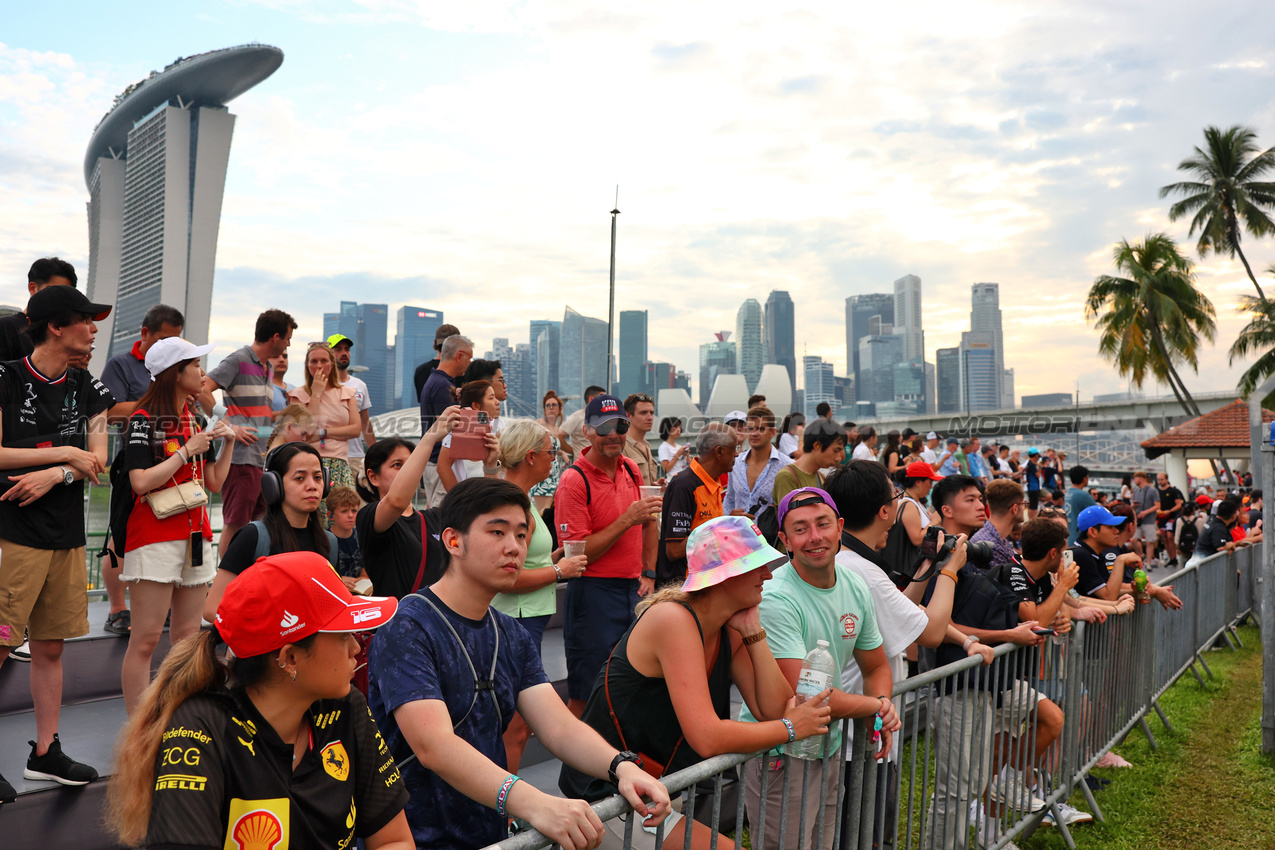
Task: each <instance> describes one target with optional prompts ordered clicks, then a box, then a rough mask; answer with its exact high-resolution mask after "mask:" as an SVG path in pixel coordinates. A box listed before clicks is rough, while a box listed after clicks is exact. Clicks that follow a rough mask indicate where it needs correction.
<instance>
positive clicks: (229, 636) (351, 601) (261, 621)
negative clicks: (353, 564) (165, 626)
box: [217, 552, 398, 658]
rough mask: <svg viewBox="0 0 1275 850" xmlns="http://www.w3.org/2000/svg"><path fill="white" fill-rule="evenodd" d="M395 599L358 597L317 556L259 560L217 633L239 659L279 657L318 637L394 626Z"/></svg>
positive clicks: (230, 596)
mask: <svg viewBox="0 0 1275 850" xmlns="http://www.w3.org/2000/svg"><path fill="white" fill-rule="evenodd" d="M396 610H398V600H397V599H394V598H393V597H377V596H354V595H353V594H351V593H350V591H349V590H347V589H346V587H345V584H344V583H343V582H342V581H341V579H340V577H339V576H338V575H337V574H336V572H335V571H334V570H333V569H332V566H331V565H330V564H329V563H328V562H327V560H326V559H325V558H324V557H323V556H322V555H319V554H317V553H315V552H287V553H284V554H281V555H270V556H267V557H264V558H258V559H257V562H256V563H255V564H253V565H252V566H251V567H249V568H248V569H246V570H244V571H243V572H242V573H240V574H239V576H238V577H237V578H236V579H235V580H234V581H232V582H231V583H230V584H229V585H227V586H226V594H225V596H223V597H222V600H221V604H220V605H218V606H217V631H218V633H220V634H221V639H222V640H224V641H225V642H226V645H227V646H229V647H230V649H231V651H232V652H234V654H235V655H236V656H237V657H239V658H251V657H252V656H254V655H263V654H265V653H267V652H274V651H275V650H278V649H281V648H282V647H283V646H285V645H286V644H289V643H296V642H297V641H299V640H302V639H303V638H307V637H309V636H310V635H312V634H315V633H316V632H338V633H340V632H365V631H369V630H371V629H375V628H376V627H377V626H382V625H384V624H385V623H387V622H389V619H390V618H391V617H393V616H394V612H395V611H396Z"/></svg>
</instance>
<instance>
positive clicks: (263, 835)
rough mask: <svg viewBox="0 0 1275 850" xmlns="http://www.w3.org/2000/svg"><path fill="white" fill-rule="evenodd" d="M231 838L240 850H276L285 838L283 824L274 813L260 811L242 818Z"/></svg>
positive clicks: (231, 833)
mask: <svg viewBox="0 0 1275 850" xmlns="http://www.w3.org/2000/svg"><path fill="white" fill-rule="evenodd" d="M230 837H231V838H233V839H234V840H235V842H236V843H237V844H238V845H239V850H274V848H275V847H276V846H278V844H279V841H280V840H281V839H282V838H283V824H281V823H279V818H278V817H277V816H276V815H275V814H274V812H271V811H269V810H268V809H258V810H257V811H255V812H249V813H248V814H246V815H244V816H243V817H241V818H240V819H239V822H238V823H236V824H235V828H234V829H232V830H231V831H230Z"/></svg>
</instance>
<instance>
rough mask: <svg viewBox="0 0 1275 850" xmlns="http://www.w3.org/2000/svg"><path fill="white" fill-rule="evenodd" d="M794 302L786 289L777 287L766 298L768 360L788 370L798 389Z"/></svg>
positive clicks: (793, 383) (789, 378) (793, 385)
mask: <svg viewBox="0 0 1275 850" xmlns="http://www.w3.org/2000/svg"><path fill="white" fill-rule="evenodd" d="M793 324H794V319H793V304H792V298H790V297H789V295H788V293H787V291H786V290H783V289H776V290H773V291H772V292H771V293H770V297H769V298H767V299H766V314H765V340H766V362H767V363H777V364H779V365H780V366H783V367H784V368H786V369H787V370H788V380H789V381H790V382H791V384H792V388H793V390H794V391H796V389H797V344H796V339H795V337H796V332H795V330H794V328H793Z"/></svg>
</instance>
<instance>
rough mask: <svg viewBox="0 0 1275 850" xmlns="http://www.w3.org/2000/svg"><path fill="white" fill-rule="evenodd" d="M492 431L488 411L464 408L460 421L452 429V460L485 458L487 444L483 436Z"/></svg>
mask: <svg viewBox="0 0 1275 850" xmlns="http://www.w3.org/2000/svg"><path fill="white" fill-rule="evenodd" d="M490 433H491V423H489V422H488V421H487V411H485V410H474V409H473V408H469V409H467V410H466V409H462V410H461V411H460V421H459V422H457V423H456V427H454V428H453V429H452V445H451V455H452V460H485V459H486V458H487V444H486V442H484V441H483V438H484V437H486V436H487V435H488V434H490Z"/></svg>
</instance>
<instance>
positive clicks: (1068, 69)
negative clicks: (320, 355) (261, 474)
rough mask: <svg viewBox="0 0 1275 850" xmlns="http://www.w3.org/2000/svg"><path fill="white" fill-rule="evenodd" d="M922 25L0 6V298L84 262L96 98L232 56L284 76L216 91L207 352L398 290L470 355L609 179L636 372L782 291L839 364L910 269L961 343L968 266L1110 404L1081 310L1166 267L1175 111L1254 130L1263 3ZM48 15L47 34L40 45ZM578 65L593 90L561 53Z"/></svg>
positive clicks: (947, 16) (1218, 368) (370, 10)
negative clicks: (600, 71) (1104, 281)
mask: <svg viewBox="0 0 1275 850" xmlns="http://www.w3.org/2000/svg"><path fill="white" fill-rule="evenodd" d="M919 8H921V7H917V6H912V5H909V4H906V3H905V4H904V5H903V6H901V7H899V6H896V7H889V8H886V7H880V8H873V9H871V10H869V11H867V12H863V11H862V10H854V9H849V8H838V7H835V6H828V5H827V4H822V5H820V6H819V7H814V6H812V7H810V10H809V11H808V12H807V13H805V14H796V15H792V14H786V13H785V12H784V11H782V10H779V9H775V8H771V7H767V6H764V5H761V4H758V5H756V6H751V7H750V6H748V5H747V4H745V6H737V7H732V8H731V10H730V13H729V14H720V10H718V11H717V12H711V13H710V11H709V10H707V9H692V10H689V11H688V10H674V9H671V8H664V7H658V6H657V7H642V8H638V9H633V10H629V11H628V12H627V13H626V16H625V17H617V16H606V15H602V16H599V15H596V14H591V13H590V10H589V9H588V7H587V6H586V5H580V4H577V3H572V2H549V3H545V4H533V5H531V6H527V5H526V4H517V5H507V4H503V3H499V2H498V3H495V4H479V5H476V6H475V5H463V4H462V6H459V7H454V8H446V9H444V8H442V7H426V6H416V7H411V6H409V5H407V4H385V3H381V2H375V3H368V4H361V5H355V4H346V3H341V2H330V1H329V0H320V2H317V3H314V4H292V3H285V4H278V3H270V4H265V3H259V2H255V0H248V2H242V3H240V2H236V3H225V2H220V0H210V2H208V3H205V4H199V6H197V7H181V6H178V7H174V6H171V4H166V5H163V6H161V5H159V4H156V3H153V2H148V0H140V2H139V3H137V4H135V5H134V7H131V8H130V14H129V15H128V16H127V17H126V18H125V17H122V16H120V15H118V13H113V12H112V11H111V10H110V9H108V8H107V7H102V6H101V5H100V4H88V3H82V2H74V0H73V2H69V3H67V4H64V5H61V6H58V7H57V8H56V9H54V8H53V7H49V6H48V5H47V4H46V5H44V6H40V5H39V4H27V5H24V6H23V5H20V6H17V7H14V8H13V9H10V10H8V14H7V15H6V32H5V39H4V45H3V46H0V115H2V116H3V117H2V118H0V192H3V193H4V196H5V197H6V199H8V200H9V203H6V204H4V205H0V232H2V233H3V234H4V239H3V240H0V245H2V246H3V247H2V248H0V281H2V283H0V302H5V303H11V304H12V303H16V304H18V305H20V304H21V303H22V301H23V299H24V295H23V292H24V283H25V281H24V279H23V277H22V276H23V275H24V274H25V271H26V269H27V268H28V267H29V266H30V264H31V261H32V260H33V259H34V258H35V257H38V256H46V255H50V254H57V255H60V256H63V257H65V258H66V259H68V260H70V261H71V262H72V263H74V264H75V265H76V267H77V268H78V269H79V270H80V272H81V277H82V278H83V277H84V275H85V274H86V273H87V269H88V261H87V258H88V254H89V244H88V234H87V228H86V227H85V206H84V204H85V201H86V200H87V197H86V194H87V193H86V191H85V186H84V183H83V177H82V166H83V157H84V145H85V143H86V141H87V140H88V139H89V138H90V136H91V135H92V130H93V127H94V125H95V122H96V121H97V120H98V118H99V117H100V116H101V114H102V112H103V111H104V110H105V107H106V105H108V104H109V103H110V100H111V98H112V97H113V96H114V95H115V94H117V93H118V92H120V91H121V90H122V89H123V88H124V86H126V85H128V84H129V83H132V82H134V81H136V80H138V79H141V78H142V77H143V76H145V75H146V73H147V72H148V71H149V70H151V69H152V68H162V67H163V66H164V65H165V64H166V63H167V62H168V61H170V60H171V59H172V58H173V57H176V56H179V55H186V56H189V55H194V54H197V53H200V52H202V51H206V50H209V49H211V48H216V47H221V46H224V45H229V44H242V43H245V42H248V41H251V40H253V39H256V40H259V41H263V42H267V43H272V44H276V45H279V46H280V47H281V48H282V49H283V50H285V51H286V52H287V55H288V61H287V62H286V63H285V64H284V65H283V66H282V68H281V69H280V70H279V71H278V72H277V73H276V74H275V75H274V76H273V77H272V78H271V79H270V81H269V84H268V86H261V87H260V88H259V89H258V90H255V91H253V92H252V93H250V94H249V95H248V96H245V97H241V98H239V99H238V100H236V101H235V102H234V107H235V108H234V112H235V113H236V114H237V115H238V116H239V120H238V122H237V124H236V126H235V130H234V146H233V149H232V151H231V154H230V162H229V169H228V173H227V182H226V190H225V195H224V198H225V200H224V204H223V210H222V216H221V228H220V233H219V237H218V249H217V265H216V269H215V280H216V294H215V296H214V302H213V315H212V320H211V324H210V329H209V339H208V341H210V342H213V343H214V344H215V345H216V346H217V349H216V351H215V352H214V354H213V357H214V358H216V357H220V356H222V355H224V354H225V353H227V352H228V351H230V350H233V349H234V348H236V347H238V346H240V345H242V344H244V342H246V341H247V339H246V337H247V336H248V335H249V334H248V333H247V332H246V331H247V329H250V327H251V322H252V320H253V318H255V314H256V312H257V311H259V310H260V309H261V308H262V307H263V306H279V307H282V308H284V309H287V310H289V311H290V312H292V313H293V314H294V315H295V316H296V317H297V318H298V320H299V321H300V322H301V324H302V327H303V328H310V329H311V330H310V331H299V333H303V334H305V335H304V336H302V337H301V338H302V339H305V338H314V337H315V336H317V332H318V331H319V328H320V327H321V323H322V315H321V313H322V311H323V310H329V311H330V310H332V309H334V308H335V305H336V304H337V303H338V302H339V301H341V300H345V299H350V298H352V297H354V298H357V299H358V300H359V301H367V302H369V303H383V304H387V305H388V307H389V309H390V311H391V312H393V311H395V310H397V309H399V308H400V307H402V306H404V305H406V304H412V305H417V304H426V305H430V306H431V307H432V308H434V309H437V310H443V311H446V312H447V314H448V316H449V317H450V318H453V319H455V320H456V322H457V323H458V324H459V325H460V326H462V327H463V328H465V329H466V331H467V332H469V333H470V334H472V335H473V336H474V337H475V338H477V339H482V340H483V344H484V345H486V344H487V341H488V340H491V339H494V338H508V339H511V340H512V339H521V338H522V337H523V334H524V333H525V322H526V317H528V316H537V317H544V318H556V317H559V316H560V315H561V311H562V309H563V307H564V306H565V304H568V303H569V304H571V305H572V306H573V307H575V308H576V309H577V310H579V311H581V312H583V313H586V314H588V315H592V316H606V315H607V311H606V301H607V298H606V289H607V287H606V279H607V261H608V259H609V227H608V225H609V216H608V215H607V213H608V212H609V210H610V209H611V208H612V205H613V201H614V186H615V184H616V183H619V184H620V185H621V188H622V190H623V191H622V200H624V203H623V204H622V208H623V209H624V215H623V216H622V217H621V219H620V222H619V234H618V242H617V256H616V261H617V281H616V282H617V288H616V310H617V311H621V310H633V309H637V310H643V309H645V310H648V312H649V319H650V334H649V350H650V353H651V356H652V357H657V358H660V359H662V360H664V361H669V362H675V363H677V364H678V365H679V367H681V368H689V369H690V370H691V371H694V364H695V363H696V360H697V353H698V346H699V345H700V344H702V343H703V342H706V341H708V340H709V339H711V337H710V336H709V333H708V332H709V331H710V330H714V329H723V328H732V327H733V325H734V318H735V311H736V309H737V307H738V305H739V303H740V302H741V301H742V300H744V299H745V298H746V297H754V298H756V299H758V300H759V302H764V300H765V299H766V297H767V293H769V292H771V291H773V290H785V291H788V292H789V293H790V295H791V297H792V299H793V302H794V304H795V308H796V319H797V325H796V337H795V340H794V342H795V347H796V349H797V353H798V354H808V355H815V356H821V357H823V358H824V359H825V360H827V361H830V362H832V363H833V364H834V369H835V372H836V373H837V374H843V373H846V372H847V370H846V368H845V366H844V364H843V363H842V362H841V358H843V357H844V356H845V346H844V327H843V317H842V316H841V315H840V313H841V307H840V305H841V303H842V302H843V301H844V299H845V298H846V297H847V296H850V295H855V294H860V293H871V292H881V291H886V290H888V287H889V284H890V282H891V281H893V280H896V279H898V278H899V277H900V276H901V275H903V274H915V275H917V276H919V277H920V278H922V279H923V280H924V281H925V283H926V328H925V330H926V341H925V342H926V347H927V349H930V350H937V349H940V348H951V347H955V346H957V345H959V340H960V335H961V333H962V332H964V331H965V330H966V329H967V327H968V326H967V320H968V313H969V302H968V300H967V299H968V287H969V286H970V285H971V283H973V282H977V281H984V280H996V281H1001V282H1002V284H1003V286H1004V287H1005V289H1004V291H1002V293H1001V296H1002V297H1001V302H1002V303H1001V310H1002V313H1003V324H1004V336H1005V343H1006V349H1007V350H1008V351H1009V352H1010V354H1011V357H1012V359H1013V362H1012V363H1006V367H1007V368H1008V367H1012V368H1014V369H1015V383H1016V392H1017V393H1026V394H1037V393H1042V392H1051V391H1063V390H1068V391H1072V390H1074V388H1075V387H1076V385H1077V384H1079V385H1080V387H1081V393H1082V396H1085V397H1088V396H1090V395H1092V394H1096V393H1104V392H1114V391H1120V390H1124V389H1126V385H1125V382H1124V381H1123V380H1121V379H1120V378H1119V377H1117V376H1116V375H1115V374H1114V371H1113V369H1112V368H1111V366H1110V365H1109V364H1108V363H1106V362H1105V361H1103V360H1102V359H1101V358H1099V357H1098V355H1097V334H1096V333H1095V331H1094V329H1093V327H1092V323H1090V322H1088V321H1086V320H1085V318H1084V314H1083V307H1082V302H1083V297H1084V294H1085V292H1086V291H1087V289H1088V287H1089V285H1090V284H1091V283H1092V282H1093V280H1094V278H1095V277H1096V276H1097V275H1100V274H1104V273H1108V272H1110V271H1111V270H1112V269H1111V249H1112V246H1113V245H1114V244H1115V243H1116V242H1117V241H1118V240H1119V239H1121V238H1122V237H1123V238H1129V239H1131V240H1135V239H1138V238H1140V237H1141V236H1142V235H1144V234H1146V233H1148V232H1156V231H1160V230H1164V231H1166V232H1168V233H1169V234H1170V235H1172V236H1173V237H1174V238H1176V239H1177V240H1178V242H1179V243H1180V244H1182V245H1183V246H1184V248H1185V249H1186V250H1187V251H1188V252H1190V248H1191V246H1192V244H1193V240H1191V239H1189V238H1188V235H1187V228H1188V223H1187V222H1186V221H1182V222H1177V223H1171V222H1169V221H1168V218H1167V203H1165V202H1163V201H1160V200H1159V199H1158V197H1157V190H1158V188H1159V187H1160V186H1163V185H1165V184H1167V183H1170V182H1173V181H1175V180H1176V179H1178V177H1179V175H1178V174H1177V173H1176V171H1175V167H1176V165H1177V163H1178V162H1180V161H1181V160H1182V158H1183V157H1185V156H1187V155H1189V154H1190V152H1191V148H1192V146H1193V145H1197V144H1200V142H1201V129H1202V128H1203V127H1204V126H1205V125H1208V124H1217V125H1219V126H1223V127H1225V126H1230V125H1233V124H1244V125H1251V126H1253V127H1254V128H1255V129H1256V131H1257V134H1258V140H1259V142H1260V143H1262V144H1263V145H1270V144H1271V143H1272V141H1275V140H1273V139H1272V137H1271V134H1272V132H1275V109H1273V108H1272V102H1273V100H1275V95H1273V94H1272V93H1271V89H1270V86H1269V85H1268V82H1269V79H1270V77H1271V75H1272V74H1273V73H1275V66H1273V65H1272V63H1270V61H1269V58H1268V53H1269V48H1268V46H1267V45H1266V43H1265V40H1264V38H1263V36H1261V33H1263V32H1265V31H1267V30H1269V28H1270V25H1271V24H1273V23H1275V9H1271V8H1270V7H1269V4H1257V3H1244V2H1242V3H1240V4H1239V8H1238V9H1237V12H1236V13H1237V14H1242V15H1244V16H1245V19H1246V20H1247V21H1249V22H1250V23H1251V26H1248V27H1246V28H1244V29H1243V31H1239V32H1237V31H1235V30H1234V28H1232V27H1227V26H1225V25H1224V23H1223V22H1222V21H1221V20H1219V19H1217V18H1216V16H1213V15H1210V14H1209V12H1208V10H1207V9H1205V8H1203V7H1199V6H1193V5H1191V4H1182V3H1170V7H1169V9H1168V10H1167V11H1166V13H1165V14H1163V15H1157V16H1155V17H1154V18H1153V19H1147V18H1146V17H1145V15H1143V14H1141V13H1140V11H1139V10H1138V9H1137V8H1136V7H1121V6H1119V5H1118V4H1117V5H1116V6H1110V5H1108V6H1103V7H1089V6H1085V7H1076V6H1074V5H1073V4H1063V3H1058V2H1043V3H1041V4H1034V5H1033V6H1031V7H1030V8H1027V7H1022V8H1017V9H1011V10H1010V11H1009V13H1007V11H1006V8H1005V7H1004V6H1003V5H1000V4H992V3H981V2H972V3H969V4H964V5H963V6H962V7H960V8H959V9H957V8H944V9H939V10H931V11H932V12H933V13H932V14H926V15H917V14H916V10H917V9H919ZM55 15H56V16H57V17H55ZM63 17H70V18H71V19H73V20H75V22H76V25H75V26H72V27H57V30H58V32H59V36H58V38H57V40H56V42H50V41H49V39H48V33H49V32H50V31H53V28H54V27H55V26H56V25H57V24H58V23H59V22H60V21H61V20H62V19H63ZM1095 29H1100V30H1101V31H1102V32H1103V34H1104V35H1103V38H1101V39H1094V38H1093V37H1092V33H1093V32H1094V31H1095ZM1188 46H1189V49H1187V47H1188ZM50 48H52V49H50ZM604 58H605V59H609V60H612V61H613V62H614V63H615V68H616V70H615V73H614V74H612V75H610V77H609V78H608V79H601V78H599V75H596V74H591V73H587V72H586V71H587V69H590V68H595V67H597V64H598V62H599V61H600V60H603V59H604ZM615 60H618V61H615ZM617 94H619V95H622V97H621V98H618V99H617V97H616V95H617ZM582 102H599V103H607V104H612V105H611V106H608V107H607V108H605V109H603V110H602V111H601V112H598V113H596V114H595V113H592V112H590V113H588V114H585V113H583V112H582V111H581V110H579V108H578V104H579V103H582ZM620 103H623V104H624V105H623V108H621V107H620V106H619V105H618V104H620ZM671 121H677V126H678V132H677V133H670V132H669V131H668V127H669V125H670V122H671ZM510 126H516V127H518V128H520V130H519V132H518V134H517V143H511V141H510V133H509V128H510ZM625 199H627V200H625ZM493 209H499V210H500V211H501V212H500V214H493V212H492V210H493ZM1245 245H1246V251H1248V253H1249V256H1250V260H1252V261H1253V263H1254V268H1255V269H1261V268H1263V267H1264V266H1265V265H1266V264H1267V263H1269V262H1270V261H1271V259H1273V258H1275V243H1273V242H1272V240H1271V239H1247V240H1246V242H1245ZM1190 253H1191V256H1192V257H1193V259H1197V261H1198V258H1196V257H1195V256H1194V253H1193V252H1190ZM1199 285H1200V288H1201V290H1202V291H1203V292H1204V293H1206V294H1207V295H1209V297H1211V298H1212V299H1213V301H1214V303H1215V305H1216V307H1217V311H1218V322H1219V329H1218V342H1217V344H1215V345H1212V346H1206V347H1204V349H1203V350H1202V352H1201V365H1200V370H1199V373H1198V374H1187V375H1186V376H1185V379H1186V381H1187V384H1188V385H1189V386H1191V387H1192V388H1196V389H1207V388H1213V387H1217V386H1233V385H1234V382H1235V380H1236V378H1237V377H1238V374H1239V372H1240V371H1241V370H1242V369H1243V368H1244V364H1237V366H1235V367H1232V366H1230V365H1229V364H1228V363H1227V356H1226V355H1227V348H1228V347H1229V346H1228V341H1229V340H1231V339H1234V337H1235V334H1236V333H1237V332H1238V329H1239V327H1240V326H1242V324H1243V321H1244V320H1243V318H1242V317H1239V316H1237V315H1236V314H1235V312H1234V309H1233V308H1234V304H1235V302H1236V299H1237V297H1238V296H1239V295H1242V294H1245V293H1246V292H1247V291H1251V286H1249V285H1248V284H1246V283H1245V280H1244V275H1243V270H1242V268H1241V266H1240V265H1239V263H1238V262H1235V261H1232V260H1230V259H1229V258H1226V257H1220V258H1219V257H1212V256H1210V257H1209V258H1207V259H1206V260H1203V261H1199ZM1011 287H1012V288H1011ZM477 290H481V291H485V292H491V293H494V294H496V295H497V296H498V298H497V299H496V301H495V302H494V303H496V304H498V307H499V308H498V309H483V302H481V301H479V300H477V299H475V298H474V293H475V291H477ZM263 302H265V303H264V304H263ZM201 341H202V340H201ZM103 343H104V340H100V341H99V353H104V352H103V349H102V345H103ZM932 356H933V355H931V357H932ZM396 380H397V379H396ZM797 380H798V383H800V382H801V381H802V378H801V377H798V379H797ZM1144 392H1147V393H1148V394H1158V393H1163V392H1164V390H1163V389H1157V388H1156V387H1154V386H1147V387H1146V388H1144Z"/></svg>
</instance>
